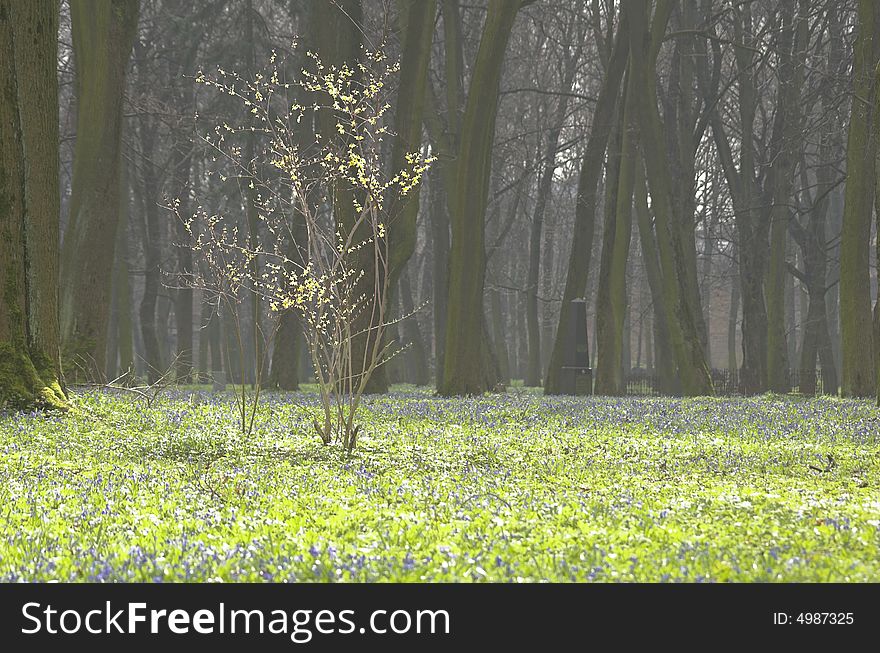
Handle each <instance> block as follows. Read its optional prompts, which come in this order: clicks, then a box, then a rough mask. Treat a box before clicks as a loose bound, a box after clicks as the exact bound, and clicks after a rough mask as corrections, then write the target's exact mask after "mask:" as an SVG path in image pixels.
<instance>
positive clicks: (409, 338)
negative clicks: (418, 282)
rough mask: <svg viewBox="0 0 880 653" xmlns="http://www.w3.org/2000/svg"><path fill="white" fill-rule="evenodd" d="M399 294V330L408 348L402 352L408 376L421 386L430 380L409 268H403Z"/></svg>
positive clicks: (411, 380) (412, 381)
mask: <svg viewBox="0 0 880 653" xmlns="http://www.w3.org/2000/svg"><path fill="white" fill-rule="evenodd" d="M398 292H399V294H400V307H401V309H402V311H403V314H402V315H401V318H402V319H403V321H402V322H401V325H400V326H401V332H402V336H403V343H402V344H403V345H405V346H408V347H409V349H408V350H407V351H406V352H404V356H405V357H406V361H407V367H408V377H409V379H408V380H409V381H410V382H411V383H415V384H416V385H419V386H423V385H428V383H429V382H430V379H429V376H430V375H429V374H428V355H427V350H426V348H425V340H424V338H422V330H421V329H420V328H419V321H418V318H417V316H416V314H415V302H414V301H413V292H412V283H411V280H410V273H409V270H407V269H404V271H403V272H402V273H401V274H400V278H399V282H398Z"/></svg>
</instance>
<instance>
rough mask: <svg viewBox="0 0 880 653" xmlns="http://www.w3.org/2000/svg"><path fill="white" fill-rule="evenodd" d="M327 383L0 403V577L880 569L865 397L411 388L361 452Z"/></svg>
mask: <svg viewBox="0 0 880 653" xmlns="http://www.w3.org/2000/svg"><path fill="white" fill-rule="evenodd" d="M316 401H317V399H316V397H315V395H313V394H293V395H288V394H275V393H269V394H267V395H266V399H265V402H264V403H263V405H262V407H261V410H260V413H259V416H258V419H257V428H256V432H255V433H254V435H253V436H251V437H250V438H247V439H244V438H242V436H241V435H240V434H239V433H238V432H237V430H236V427H235V414H234V407H233V402H232V395H231V394H230V393H226V394H223V395H212V394H210V393H207V392H182V391H181V392H169V393H167V394H166V395H163V396H162V397H161V399H160V401H159V402H158V403H157V404H155V405H154V406H153V407H152V408H151V409H149V410H148V409H146V407H145V405H144V404H143V402H141V401H139V400H138V399H137V398H136V397H134V396H132V395H124V396H122V395H120V396H114V395H110V394H101V393H86V394H80V395H78V396H76V397H75V399H74V404H75V407H74V410H73V411H72V412H71V413H70V414H68V415H66V416H43V415H36V414H31V415H21V414H18V415H16V414H6V415H0V528H2V535H0V580H7V581H11V580H54V579H58V580H64V581H68V580H72V581H89V580H134V581H153V580H166V581H171V580H176V581H184V580H191V581H209V580H224V581H236V580H241V581H245V580H247V581H251V580H274V581H280V580H318V581H377V580H387V581H423V580H424V581H480V580H491V581H542V580H549V581H585V580H596V581H661V580H663V581H687V582H689V581H699V580H705V581H732V580H735V581H878V580H880V555H878V551H880V460H878V452H880V442H878V431H880V412H878V410H877V409H876V408H875V407H874V406H872V405H871V404H869V403H868V402H857V401H843V400H833V399H817V400H806V399H793V398H778V397H777V398H772V397H763V398H755V399H723V400H722V399H699V400H677V399H648V398H630V399H606V398H590V399H577V398H555V399H547V398H544V397H541V396H540V395H537V394H534V393H527V392H522V391H513V392H511V393H510V394H507V395H502V396H491V397H484V398H477V399H460V400H452V399H440V398H435V397H432V396H430V395H428V394H426V393H419V392H417V391H416V392H413V391H407V392H405V393H404V392H397V393H394V394H391V395H388V396H385V397H370V398H368V399H367V402H366V407H365V410H364V413H363V416H362V418H363V419H362V422H363V425H364V428H363V430H364V435H362V436H361V440H360V441H359V447H358V449H357V450H356V452H355V453H354V454H353V455H352V456H351V457H348V456H346V455H345V454H344V453H343V452H342V451H340V449H339V447H336V446H330V447H325V446H323V445H321V444H320V442H319V441H318V438H317V436H316V435H315V434H314V432H313V431H312V427H311V426H310V424H311V421H312V412H313V411H314V410H315V409H316ZM829 456H830V458H829ZM830 461H833V463H832V462H830ZM814 467H815V468H818V470H822V471H818V470H817V469H813V468H814Z"/></svg>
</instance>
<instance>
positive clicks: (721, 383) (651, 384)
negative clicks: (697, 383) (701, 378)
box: [626, 368, 825, 397]
mask: <svg viewBox="0 0 880 653" xmlns="http://www.w3.org/2000/svg"><path fill="white" fill-rule="evenodd" d="M711 374H712V384H713V385H714V386H715V394H716V395H719V396H730V395H736V394H740V389H739V384H738V380H737V376H736V375H735V374H731V373H730V370H726V369H713V370H711ZM800 377H801V374H800V370H789V375H788V380H789V385H790V386H791V392H792V393H798V392H800V388H801V378H800ZM626 394H628V395H636V396H648V397H650V396H658V397H659V396H663V395H665V394H669V392H668V391H667V390H666V389H665V388H664V384H663V382H662V379H661V378H660V375H659V374H657V373H656V372H654V371H653V370H646V369H644V368H633V369H632V370H630V372H629V374H627V377H626ZM816 394H817V395H821V394H825V388H824V385H823V383H822V372H821V370H816Z"/></svg>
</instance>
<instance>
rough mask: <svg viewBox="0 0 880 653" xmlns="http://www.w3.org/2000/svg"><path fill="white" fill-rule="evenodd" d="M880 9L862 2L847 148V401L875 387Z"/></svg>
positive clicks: (869, 0)
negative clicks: (873, 262)
mask: <svg viewBox="0 0 880 653" xmlns="http://www.w3.org/2000/svg"><path fill="white" fill-rule="evenodd" d="M877 34H880V8H878V7H877V4H876V2H874V1H873V0H859V27H858V38H857V40H856V44H855V49H854V62H853V96H852V113H851V115H850V123H849V136H848V140H847V150H846V170H847V178H846V198H845V201H844V209H843V227H842V231H841V234H840V330H841V337H842V341H843V342H842V348H841V354H842V357H843V361H842V366H843V379H842V388H841V391H842V393H843V395H844V396H846V397H869V396H873V395H874V394H875V392H876V388H877V378H876V370H875V367H876V365H875V361H874V342H873V336H872V334H873V329H872V317H871V279H870V269H869V258H870V257H869V253H870V240H871V215H872V211H873V206H874V191H875V179H874V170H875V167H876V138H877V135H876V129H875V126H874V121H875V120H876V119H877V116H876V115H875V108H874V107H873V106H872V100H873V99H874V97H876V94H877V89H876V88H875V80H874V76H875V69H876V67H877V60H878V59H877V49H878V45H877V43H875V41H880V38H878V37H877Z"/></svg>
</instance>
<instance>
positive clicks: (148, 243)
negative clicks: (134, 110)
mask: <svg viewBox="0 0 880 653" xmlns="http://www.w3.org/2000/svg"><path fill="white" fill-rule="evenodd" d="M147 121H149V118H146V119H144V120H143V121H142V125H141V147H142V151H143V155H144V166H143V169H142V172H141V175H142V179H141V183H142V184H143V194H142V197H141V199H142V206H141V209H142V215H141V222H142V231H143V241H144V242H143V244H144V294H143V296H142V297H141V303H140V307H139V309H138V313H139V317H140V322H141V337H142V338H143V342H144V362H145V364H146V373H147V379H148V381H149V382H150V383H155V382H156V381H157V380H158V379H159V377H160V376H161V375H162V373H163V372H164V368H163V366H162V357H161V353H160V349H159V332H158V330H157V328H156V306H157V304H158V299H159V286H160V285H161V274H162V273H161V270H160V269H159V264H160V256H161V249H160V242H159V239H160V223H159V207H158V206H157V205H156V202H157V198H158V195H159V187H158V181H157V179H156V171H155V169H154V167H153V163H152V161H153V152H154V149H153V147H154V144H155V139H156V132H155V129H156V128H155V126H154V125H149V126H148V125H146V124H143V123H146V122H147Z"/></svg>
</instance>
